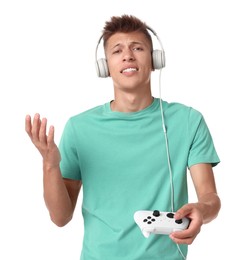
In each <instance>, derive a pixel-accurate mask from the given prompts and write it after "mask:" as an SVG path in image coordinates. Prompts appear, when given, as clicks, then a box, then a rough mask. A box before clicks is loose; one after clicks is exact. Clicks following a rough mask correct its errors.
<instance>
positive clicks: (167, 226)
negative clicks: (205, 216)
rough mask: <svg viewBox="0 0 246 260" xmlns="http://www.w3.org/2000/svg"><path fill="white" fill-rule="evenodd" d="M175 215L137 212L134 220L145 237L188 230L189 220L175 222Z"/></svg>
mask: <svg viewBox="0 0 246 260" xmlns="http://www.w3.org/2000/svg"><path fill="white" fill-rule="evenodd" d="M174 215H175V213H174V212H161V211H159V210H154V211H148V210H140V211H136V212H135V214H134V220H135V222H136V223H137V225H138V226H139V228H140V229H141V231H142V233H143V235H144V236H145V237H149V235H150V234H151V233H153V234H164V235H169V234H170V233H172V232H175V231H182V230H184V229H187V228H188V226H189V223H190V220H189V219H188V218H182V219H179V220H175V218H174Z"/></svg>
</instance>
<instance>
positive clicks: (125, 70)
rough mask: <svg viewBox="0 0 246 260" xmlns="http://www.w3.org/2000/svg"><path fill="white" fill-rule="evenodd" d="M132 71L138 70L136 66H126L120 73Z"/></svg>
mask: <svg viewBox="0 0 246 260" xmlns="http://www.w3.org/2000/svg"><path fill="white" fill-rule="evenodd" d="M132 71H138V69H137V68H126V69H123V70H122V71H121V73H125V72H132Z"/></svg>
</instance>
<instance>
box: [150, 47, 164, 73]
mask: <svg viewBox="0 0 246 260" xmlns="http://www.w3.org/2000/svg"><path fill="white" fill-rule="evenodd" d="M152 62H153V68H154V69H157V70H159V69H162V68H164V67H165V53H164V51H163V50H153V52H152Z"/></svg>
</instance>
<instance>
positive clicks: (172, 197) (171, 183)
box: [159, 69, 174, 212]
mask: <svg viewBox="0 0 246 260" xmlns="http://www.w3.org/2000/svg"><path fill="white" fill-rule="evenodd" d="M161 72H162V69H161V70H160V74H159V97H160V98H159V100H160V109H161V120H162V128H163V132H164V137H165V144H166V153H167V163H168V170H169V179H170V188H171V210H172V212H174V188H173V173H172V168H171V161H170V154H169V148H168V139H167V130H166V126H165V118H164V113H163V106H162V99H161Z"/></svg>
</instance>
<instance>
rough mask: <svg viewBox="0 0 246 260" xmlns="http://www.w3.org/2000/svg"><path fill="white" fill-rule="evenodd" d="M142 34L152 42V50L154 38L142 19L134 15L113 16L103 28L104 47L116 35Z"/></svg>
mask: <svg viewBox="0 0 246 260" xmlns="http://www.w3.org/2000/svg"><path fill="white" fill-rule="evenodd" d="M136 31H137V32H142V33H143V34H144V35H145V36H146V38H147V39H148V40H149V41H150V46H151V50H152V48H153V43H152V38H151V36H150V34H149V32H148V26H147V25H146V24H145V23H144V22H142V21H141V20H140V19H138V18H137V17H135V16H133V15H126V14H124V15H122V16H112V17H111V20H110V21H107V22H106V23H105V26H104V28H103V35H102V38H103V41H104V47H105V46H106V44H107V40H108V39H109V38H110V37H111V36H112V35H113V34H115V33H117V32H122V33H129V32H136Z"/></svg>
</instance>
